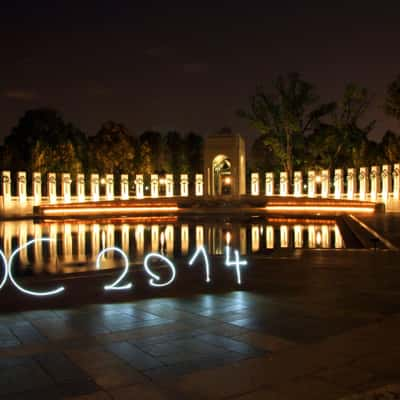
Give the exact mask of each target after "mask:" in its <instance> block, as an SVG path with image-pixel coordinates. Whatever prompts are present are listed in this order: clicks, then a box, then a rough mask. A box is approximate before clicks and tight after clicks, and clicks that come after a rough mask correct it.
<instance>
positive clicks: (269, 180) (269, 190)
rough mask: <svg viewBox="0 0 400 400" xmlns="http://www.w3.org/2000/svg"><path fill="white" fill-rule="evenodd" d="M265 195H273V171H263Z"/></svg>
mask: <svg viewBox="0 0 400 400" xmlns="http://www.w3.org/2000/svg"><path fill="white" fill-rule="evenodd" d="M265 195H266V196H273V195H274V173H273V172H266V173H265Z"/></svg>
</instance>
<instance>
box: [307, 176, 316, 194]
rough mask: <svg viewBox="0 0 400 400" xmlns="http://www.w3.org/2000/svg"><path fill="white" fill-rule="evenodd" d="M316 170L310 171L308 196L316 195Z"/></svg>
mask: <svg viewBox="0 0 400 400" xmlns="http://www.w3.org/2000/svg"><path fill="white" fill-rule="evenodd" d="M315 183H316V182H315V171H312V170H311V171H308V197H315V194H316V190H315V189H316V187H315Z"/></svg>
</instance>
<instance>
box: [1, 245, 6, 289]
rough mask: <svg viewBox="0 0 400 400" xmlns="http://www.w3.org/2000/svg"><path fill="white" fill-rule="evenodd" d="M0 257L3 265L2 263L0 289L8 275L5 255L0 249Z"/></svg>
mask: <svg viewBox="0 0 400 400" xmlns="http://www.w3.org/2000/svg"><path fill="white" fill-rule="evenodd" d="M0 258H1V259H2V260H3V265H4V277H3V279H2V281H1V283H0V290H1V289H2V287H3V286H4V284H5V283H6V281H7V276H8V273H7V258H6V256H5V255H4V253H3V252H2V251H1V250H0Z"/></svg>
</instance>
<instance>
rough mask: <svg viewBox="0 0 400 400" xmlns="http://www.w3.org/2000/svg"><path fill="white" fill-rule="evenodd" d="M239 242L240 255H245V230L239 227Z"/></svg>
mask: <svg viewBox="0 0 400 400" xmlns="http://www.w3.org/2000/svg"><path fill="white" fill-rule="evenodd" d="M239 240H240V254H247V235H246V228H245V227H243V226H242V227H240V229H239Z"/></svg>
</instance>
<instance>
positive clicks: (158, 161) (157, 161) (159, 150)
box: [139, 131, 166, 173]
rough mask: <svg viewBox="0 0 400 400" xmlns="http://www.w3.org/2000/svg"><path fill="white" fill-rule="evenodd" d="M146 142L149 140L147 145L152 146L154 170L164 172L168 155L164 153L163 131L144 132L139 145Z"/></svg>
mask: <svg viewBox="0 0 400 400" xmlns="http://www.w3.org/2000/svg"><path fill="white" fill-rule="evenodd" d="M144 142H147V145H148V146H149V147H150V157H151V169H152V171H153V172H157V173H161V172H164V170H165V167H166V165H165V164H166V163H165V158H166V156H165V154H164V143H163V139H162V136H161V133H159V132H153V131H146V132H144V133H142V134H141V135H140V137H139V145H141V144H142V143H144Z"/></svg>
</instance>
